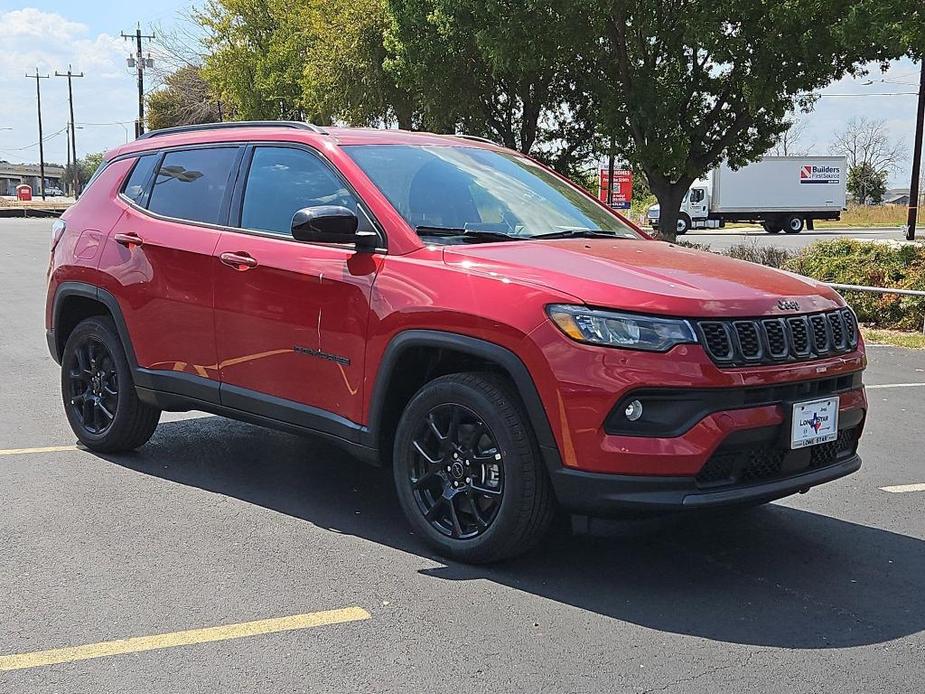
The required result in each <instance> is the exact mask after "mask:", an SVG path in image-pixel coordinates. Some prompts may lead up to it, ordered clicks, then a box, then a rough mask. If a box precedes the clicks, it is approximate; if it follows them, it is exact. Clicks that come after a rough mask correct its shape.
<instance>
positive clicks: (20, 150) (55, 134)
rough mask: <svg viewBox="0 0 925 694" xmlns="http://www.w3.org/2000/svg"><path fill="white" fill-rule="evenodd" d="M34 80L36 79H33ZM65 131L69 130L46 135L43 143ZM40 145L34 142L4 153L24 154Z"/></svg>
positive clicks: (5, 150) (63, 129) (62, 129)
mask: <svg viewBox="0 0 925 694" xmlns="http://www.w3.org/2000/svg"><path fill="white" fill-rule="evenodd" d="M33 79H35V78H34V77H33ZM65 130H67V128H61V130H56V131H55V132H53V133H52V134H51V135H46V136H45V137H43V138H42V142H48V141H49V140H53V139H54V138H56V137H58V135H60V134H61V133H63V132H64V131H65ZM38 144H39V143H38V142H33V143H32V144H31V145H26V146H25V147H14V148H12V149H4V150H3V151H4V152H24V151H25V150H27V149H32V148H33V147H38Z"/></svg>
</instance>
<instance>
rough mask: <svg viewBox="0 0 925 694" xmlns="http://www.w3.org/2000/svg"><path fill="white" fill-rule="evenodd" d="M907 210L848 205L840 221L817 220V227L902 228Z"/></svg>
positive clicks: (895, 206) (890, 207) (894, 207)
mask: <svg viewBox="0 0 925 694" xmlns="http://www.w3.org/2000/svg"><path fill="white" fill-rule="evenodd" d="M906 213H907V209H906V208H905V207H901V206H900V205H848V209H847V210H846V211H845V212H842V215H841V219H840V220H839V221H837V222H836V221H834V220H831V221H830V220H822V219H817V220H816V223H815V227H816V228H817V229H825V228H831V227H858V228H861V227H901V226H903V225H905V223H906Z"/></svg>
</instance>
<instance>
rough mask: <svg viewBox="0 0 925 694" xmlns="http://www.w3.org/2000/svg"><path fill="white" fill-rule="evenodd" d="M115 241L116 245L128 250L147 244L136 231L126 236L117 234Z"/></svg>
mask: <svg viewBox="0 0 925 694" xmlns="http://www.w3.org/2000/svg"><path fill="white" fill-rule="evenodd" d="M113 239H114V240H115V242H116V243H118V244H119V245H121V246H125V247H126V248H134V247H135V246H143V245H144V244H145V242H144V239H142V238H141V237H140V236H139V235H138V234H136V233H135V232H134V231H130V232H128V233H126V234H115V235H114V236H113Z"/></svg>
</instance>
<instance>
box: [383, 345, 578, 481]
mask: <svg viewBox="0 0 925 694" xmlns="http://www.w3.org/2000/svg"><path fill="white" fill-rule="evenodd" d="M422 357H423V358H422ZM467 370H487V371H495V372H497V373H500V374H502V375H504V376H506V377H507V378H508V379H509V380H510V381H511V383H512V384H513V385H514V388H515V390H516V392H517V395H518V396H519V397H520V401H521V403H522V404H523V406H524V409H525V411H526V414H527V417H528V418H529V420H530V424H531V426H532V427H533V431H534V432H535V434H536V437H537V442H538V443H539V446H540V451H541V453H542V456H543V460H544V462H545V464H546V466H547V467H548V468H549V469H550V471H552V470H555V469H557V468H559V467H560V466H561V459H560V457H559V449H558V446H557V444H556V440H555V436H554V435H553V432H552V427H551V426H550V424H549V418H548V417H547V416H546V410H545V409H544V407H543V402H542V400H541V399H540V395H539V391H538V390H537V388H536V385H535V384H534V382H533V377H532V376H531V375H530V372H529V370H528V369H527V367H526V365H525V364H524V363H523V361H521V359H520V357H518V356H517V355H516V354H514V352H512V351H511V350H509V349H507V348H506V347H502V346H501V345H498V344H495V343H493V342H488V341H486V340H481V339H479V338H475V337H470V336H468V335H460V334H458V333H450V332H442V331H438V330H406V331H404V332H401V333H399V334H398V335H396V336H395V337H393V338H392V340H391V342H389V344H388V346H387V347H386V349H385V352H384V353H383V356H382V359H381V361H380V363H379V368H378V375H377V377H376V380H375V383H374V384H373V390H372V397H371V399H370V406H369V418H368V432H369V436H370V438H371V441H372V442H373V445H375V446H376V447H378V448H379V452H380V456H382V457H383V458H384V459H386V460H390V459H391V441H392V439H393V437H394V433H395V424H396V423H397V422H398V418H399V417H400V415H401V412H402V411H403V410H404V406H405V405H406V404H407V402H408V401H409V400H410V399H411V397H412V396H413V395H414V393H416V392H417V391H418V389H419V388H420V387H421V386H422V385H423V384H424V383H426V382H427V381H429V380H431V379H433V378H436V377H437V376H442V375H445V374H447V373H457V372H460V371H467Z"/></svg>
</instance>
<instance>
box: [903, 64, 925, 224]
mask: <svg viewBox="0 0 925 694" xmlns="http://www.w3.org/2000/svg"><path fill="white" fill-rule="evenodd" d="M921 63H922V64H921V67H920V73H921V74H920V76H919V112H918V117H917V118H916V122H915V147H914V149H913V150H912V183H910V184H909V217H908V219H907V220H906V239H907V240H909V241H914V240H915V222H916V217H918V207H919V172H920V171H921V166H922V128H923V126H925V56H923V57H922V60H921Z"/></svg>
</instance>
